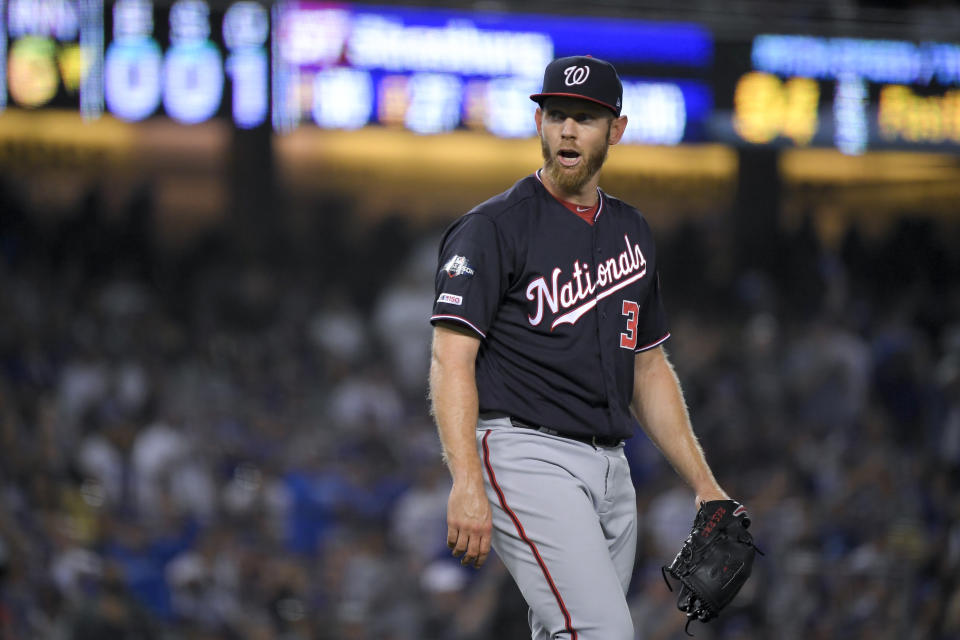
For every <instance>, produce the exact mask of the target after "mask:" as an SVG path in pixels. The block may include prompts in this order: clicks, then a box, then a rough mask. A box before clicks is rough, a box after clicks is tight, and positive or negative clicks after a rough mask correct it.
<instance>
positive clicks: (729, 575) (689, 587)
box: [662, 500, 763, 635]
mask: <svg viewBox="0 0 960 640" xmlns="http://www.w3.org/2000/svg"><path fill="white" fill-rule="evenodd" d="M749 526H750V518H748V517H747V509H746V508H745V507H744V506H743V505H742V504H740V503H738V502H735V501H733V500H711V501H710V502H706V503H704V502H701V503H700V510H699V511H697V517H696V518H695V519H694V521H693V529H691V531H690V535H689V536H688V537H687V539H686V541H685V542H684V543H683V547H682V548H681V549H680V553H678V554H677V557H676V558H674V559H673V562H671V563H670V566H669V567H663V568H662V571H663V579H664V580H665V581H666V582H667V587H669V588H670V590H671V591H673V587H670V581H669V580H667V574H668V573H669V574H670V575H671V576H673V577H674V578H676V579H677V580H679V581H680V585H681V586H680V594H679V596H678V598H677V608H678V609H680V611H683V612H684V613H686V614H687V625H686V627H685V628H684V631H686V632H687V634H688V635H690V631H689V627H690V623H691V622H693V621H694V620H700V621H701V622H706V621H708V620H711V619H712V618H714V617H716V616H717V614H718V613H720V610H721V609H723V608H724V607H725V606H727V605H728V604H730V601H731V600H733V598H734V596H736V595H737V592H739V591H740V587H742V586H743V584H744V583H745V582H746V581H747V578H749V577H750V572H751V571H752V569H753V558H754V556H755V555H756V554H757V553H758V552H759V553H760V555H763V552H761V551H760V550H759V549H757V547H756V545H754V544H753V536H751V535H750V533H749V532H747V528H748V527H749Z"/></svg>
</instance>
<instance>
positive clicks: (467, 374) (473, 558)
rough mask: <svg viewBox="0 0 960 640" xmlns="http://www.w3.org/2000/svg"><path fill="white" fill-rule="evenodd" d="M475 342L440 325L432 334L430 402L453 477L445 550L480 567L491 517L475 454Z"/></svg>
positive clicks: (476, 345)
mask: <svg viewBox="0 0 960 640" xmlns="http://www.w3.org/2000/svg"><path fill="white" fill-rule="evenodd" d="M479 346H480V341H479V339H478V338H476V337H475V336H472V335H468V334H464V333H461V332H459V331H455V330H452V329H449V328H447V327H444V326H438V327H437V328H436V329H434V332H433V350H432V356H431V361H430V400H431V407H432V412H433V417H434V420H435V421H436V423H437V431H438V432H439V434H440V442H441V445H442V446H443V456H444V460H445V461H446V463H447V467H448V468H449V469H450V475H451V476H452V477H453V487H452V488H451V490H450V498H449V500H448V501H447V546H449V547H450V548H451V549H452V550H453V555H454V556H457V557H460V556H463V559H462V563H463V564H471V565H473V566H475V567H479V566H481V565H482V564H483V563H484V561H486V559H487V555H488V554H489V553H490V532H491V527H492V514H491V511H490V503H489V502H488V501H487V496H486V490H485V487H484V483H483V470H482V467H481V464H480V456H479V454H478V453H477V441H476V425H477V412H478V399H477V384H476V374H475V366H476V358H477V351H478V349H479Z"/></svg>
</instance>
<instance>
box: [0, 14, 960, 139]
mask: <svg viewBox="0 0 960 640" xmlns="http://www.w3.org/2000/svg"><path fill="white" fill-rule="evenodd" d="M731 47H732V49H731ZM731 51H733V53H731ZM584 53H589V54H591V55H594V56H597V57H600V58H604V59H607V60H610V61H611V62H613V63H614V64H615V65H616V66H617V68H618V70H619V71H620V73H621V77H622V79H623V84H624V106H623V112H624V114H626V115H627V116H628V117H629V118H630V125H629V126H628V127H627V130H626V136H625V139H624V142H625V143H627V144H656V145H675V144H680V143H698V142H723V143H727V144H734V145H737V146H750V145H773V146H796V147H803V146H821V147H823V146H828V147H835V148H837V149H839V150H840V151H842V152H844V153H848V154H857V153H862V152H864V151H866V150H868V149H872V148H886V147H907V148H941V147H946V148H955V147H957V146H958V145H960V45H957V44H952V43H940V42H919V43H915V42H907V41H894V40H864V39H855V38H826V37H817V36H804V35H777V34H762V35H758V36H756V37H755V38H753V39H752V41H751V42H750V43H749V46H748V47H747V46H744V45H743V44H742V43H740V44H737V45H734V44H731V43H716V42H715V41H714V39H713V37H712V35H711V33H710V31H709V30H707V29H705V28H703V27H702V26H701V25H697V24H694V23H682V22H669V23H664V22H649V21H642V20H623V19H617V20H614V19H609V18H601V17H569V16H547V15H534V14H513V13H490V12H472V11H465V10H453V9H439V8H413V7H402V6H370V5H360V4H350V3H329V2H317V1H313V0H297V1H294V0H289V1H285V2H279V3H275V4H263V3H260V2H257V1H255V0H236V1H234V2H226V3H218V4H216V5H211V4H210V3H208V2H206V0H176V1H174V2H172V3H169V4H163V5H160V4H159V3H157V4H154V3H153V2H151V0H0V54H2V55H0V75H2V79H3V82H0V110H2V109H4V108H7V107H9V106H16V107H20V108H25V109H39V108H44V107H58V108H61V109H62V108H67V109H72V110H76V111H78V112H79V113H80V114H81V115H82V116H83V118H85V119H89V120H93V119H97V118H99V117H101V116H103V115H105V114H110V115H112V116H115V117H117V118H119V119H121V120H126V121H130V122H137V121H141V120H144V119H147V118H151V117H157V116H166V117H169V118H171V119H173V120H175V121H177V122H180V123H183V124H186V125H189V124H196V123H200V122H204V121H206V120H209V119H211V118H226V119H229V120H230V121H232V122H233V124H234V125H235V126H237V127H239V128H244V129H246V128H255V127H272V128H273V129H274V130H275V131H277V132H280V133H285V132H289V131H292V130H293V129H295V128H297V127H302V126H316V127H321V128H331V129H357V128H361V127H368V126H385V127H395V128H404V129H407V130H410V131H413V132H416V133H418V134H442V133H444V132H448V131H453V130H459V129H469V130H477V131H484V132H487V133H489V134H492V135H495V136H499V137H526V136H531V135H533V134H534V133H535V129H534V124H533V119H532V118H531V117H530V116H531V112H532V110H533V104H532V103H531V102H530V100H529V98H528V96H529V95H530V94H531V93H535V92H537V91H538V90H539V88H540V82H541V79H542V73H543V68H544V67H545V66H546V64H547V63H548V62H549V61H550V60H551V59H553V58H555V57H560V56H566V55H579V54H584Z"/></svg>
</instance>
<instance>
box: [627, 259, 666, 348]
mask: <svg viewBox="0 0 960 640" xmlns="http://www.w3.org/2000/svg"><path fill="white" fill-rule="evenodd" d="M637 329H638V332H639V333H638V335H637V348H636V349H635V350H634V351H635V352H637V353H639V352H641V351H646V350H647V349H652V348H654V347H656V346H658V345H660V344H663V343H664V342H666V340H667V338H669V337H670V331H669V330H668V329H667V313H666V311H664V309H663V301H662V300H661V299H660V271H659V270H658V271H655V272H654V280H653V283H652V284H651V285H650V290H649V291H648V292H647V299H646V301H645V302H644V304H643V310H642V311H641V312H640V321H639V322H638V323H637Z"/></svg>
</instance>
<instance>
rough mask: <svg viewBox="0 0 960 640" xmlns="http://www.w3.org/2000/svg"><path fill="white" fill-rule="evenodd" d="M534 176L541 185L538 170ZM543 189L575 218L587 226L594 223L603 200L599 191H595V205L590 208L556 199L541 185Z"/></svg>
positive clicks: (541, 179) (541, 181)
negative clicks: (581, 220) (573, 214)
mask: <svg viewBox="0 0 960 640" xmlns="http://www.w3.org/2000/svg"><path fill="white" fill-rule="evenodd" d="M536 176H537V180H539V181H540V184H543V178H541V177H540V170H539V169H537V173H536ZM543 188H544V189H546V190H547V193H549V194H550V195H551V196H553V198H554V200H556V201H557V202H559V203H560V204H562V205H563V206H565V207H566V208H567V209H569V210H570V211H572V212H573V213H575V214H576V215H577V216H579V217H580V218H581V219H583V221H584V222H586V223H587V224H589V225H593V223H594V222H595V221H596V219H597V214H598V213H600V204H601V202H602V199H603V196H602V195H600V189H597V203H596V204H594V205H593V206H590V207H584V206H582V205H579V204H576V203H575V202H567V201H566V200H564V199H562V198H558V197H557V196H555V195H553V193H551V191H550V189H547V185H545V184H544V185H543Z"/></svg>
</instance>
